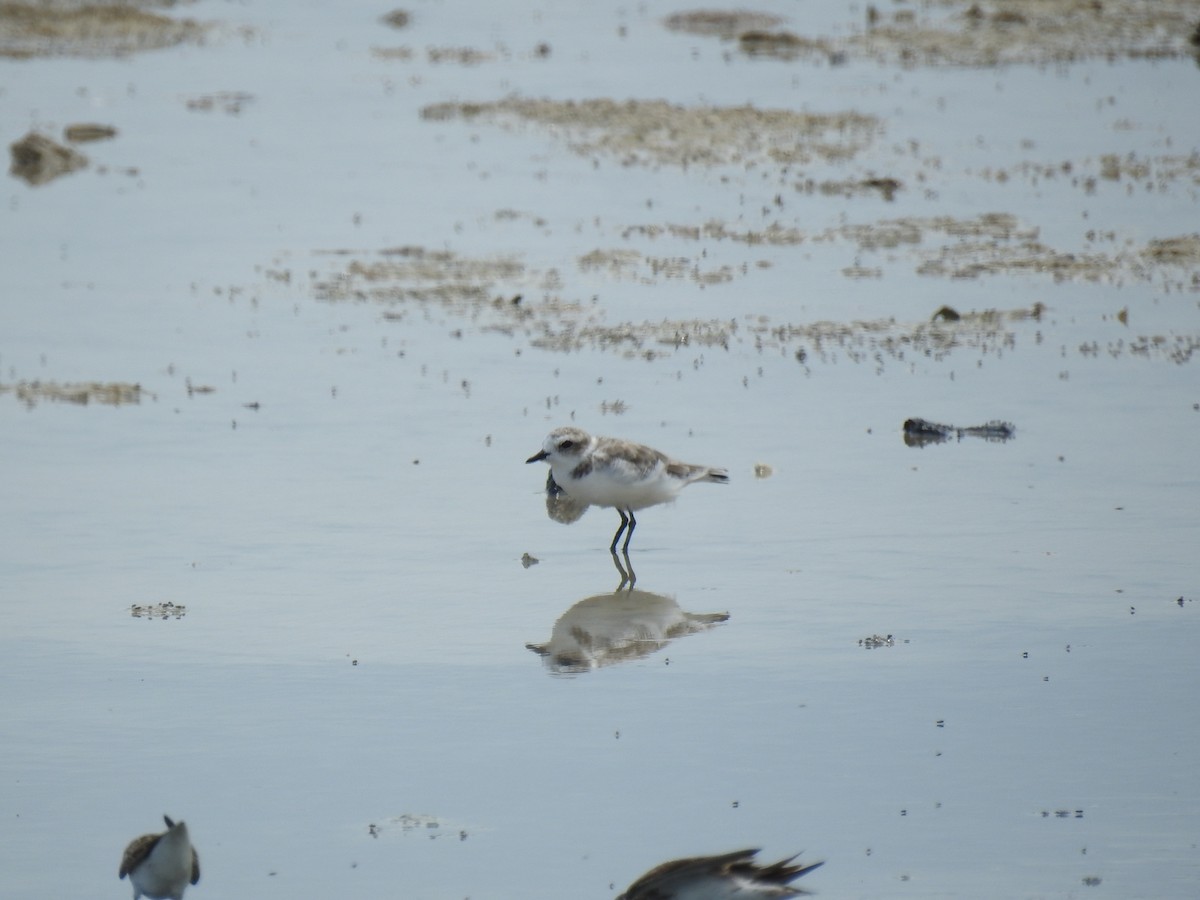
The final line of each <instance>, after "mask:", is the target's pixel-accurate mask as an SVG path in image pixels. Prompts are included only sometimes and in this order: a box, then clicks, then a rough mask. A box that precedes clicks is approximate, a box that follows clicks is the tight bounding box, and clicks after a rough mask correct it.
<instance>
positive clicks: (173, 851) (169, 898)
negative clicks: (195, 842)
mask: <svg viewBox="0 0 1200 900" xmlns="http://www.w3.org/2000/svg"><path fill="white" fill-rule="evenodd" d="M163 821H164V822H166V823H167V830H166V831H164V832H163V833H161V834H143V835H142V836H141V837H140V838H135V839H134V840H132V841H130V842H129V846H128V847H126V848H125V855H124V856H123V857H122V858H121V869H120V871H118V872H117V874H118V875H119V876H120V877H121V878H124V877H125V876H126V875H128V876H129V880H130V882H131V883H132V884H133V900H138V898H139V897H143V896H145V897H149V898H150V900H183V892H184V890H186V889H187V886H188V885H189V884H195V883H196V882H197V881H199V880H200V857H199V856H198V855H197V854H196V850H195V848H194V847H192V842H191V840H190V839H189V838H188V830H187V823H186V822H172V821H171V819H170V818H169V817H168V816H163Z"/></svg>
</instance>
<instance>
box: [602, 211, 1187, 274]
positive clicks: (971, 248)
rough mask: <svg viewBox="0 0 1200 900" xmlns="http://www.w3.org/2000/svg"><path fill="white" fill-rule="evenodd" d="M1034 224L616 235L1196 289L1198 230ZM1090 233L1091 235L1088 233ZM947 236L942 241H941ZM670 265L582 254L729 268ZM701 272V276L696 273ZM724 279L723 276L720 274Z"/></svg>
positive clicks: (621, 269)
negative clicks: (1053, 230)
mask: <svg viewBox="0 0 1200 900" xmlns="http://www.w3.org/2000/svg"><path fill="white" fill-rule="evenodd" d="M1039 234H1040V229H1038V228H1037V227H1036V226H1032V225H1024V224H1022V223H1021V222H1020V221H1019V220H1018V219H1017V217H1016V216H1014V215H1012V214H1010V213H998V212H992V213H982V214H980V215H978V216H973V217H970V218H957V217H954V216H923V217H920V216H907V217H903V218H898V219H882V220H879V221H877V222H866V223H861V224H854V223H849V224H846V225H839V226H836V227H834V228H827V229H824V230H822V231H818V232H812V233H809V232H805V231H803V230H801V229H798V228H794V227H791V226H786V225H781V224H779V223H770V224H767V225H765V226H763V227H762V228H757V229H738V228H730V227H729V226H728V225H726V224H725V223H723V222H717V221H712V222H706V223H704V224H703V225H688V224H679V223H666V224H643V225H632V226H629V227H628V228H626V229H625V230H624V231H623V232H622V233H621V237H622V238H623V239H625V240H629V239H631V238H635V237H643V238H650V239H654V238H657V237H661V236H670V237H673V238H678V239H682V240H693V241H699V240H710V241H714V240H715V241H726V240H727V241H734V242H737V243H743V244H746V245H748V246H755V245H766V246H786V245H798V244H803V243H805V242H807V241H811V242H814V243H823V242H833V241H850V242H852V243H854V245H855V246H856V248H857V250H858V253H860V254H870V253H876V252H881V251H891V250H895V249H897V248H901V247H906V246H907V247H910V248H911V249H912V254H913V256H914V258H915V260H916V269H915V271H916V272H917V274H920V275H932V276H942V277H948V278H978V277H980V276H983V275H1001V274H1009V275H1013V274H1039V275H1049V276H1051V277H1052V278H1053V279H1054V280H1055V281H1106V282H1112V283H1120V282H1122V281H1125V280H1134V281H1152V282H1156V283H1158V284H1160V285H1162V286H1163V287H1164V288H1169V289H1174V290H1195V289H1197V288H1200V274H1198V273H1197V268H1198V267H1200V234H1188V235H1179V236H1176V237H1170V238H1159V239H1155V240H1151V241H1149V242H1148V243H1147V244H1146V245H1145V246H1143V247H1140V248H1139V247H1126V248H1124V249H1121V250H1119V251H1116V252H1112V253H1106V252H1101V251H1097V252H1089V253H1082V252H1072V251H1064V250H1058V249H1055V248H1053V247H1050V246H1048V245H1046V244H1044V243H1042V242H1040V241H1039V240H1038V236H1039ZM1093 237H1095V235H1093ZM946 239H948V240H946ZM672 262H673V265H674V268H671V267H670V266H668V265H665V264H656V263H655V261H654V260H653V258H651V257H645V258H644V259H643V258H642V257H641V254H639V253H638V252H637V251H633V250H629V249H620V250H610V251H604V252H602V251H594V252H593V253H592V254H589V256H588V257H585V258H584V261H582V262H581V265H583V264H586V265H587V266H588V267H590V268H593V269H603V268H607V269H608V271H610V272H611V273H612V274H613V275H614V276H616V277H626V278H633V277H637V278H640V279H641V280H646V275H645V272H646V270H647V268H648V269H649V271H650V272H651V273H652V274H655V275H657V274H658V273H659V272H661V271H667V272H668V273H671V272H674V273H675V274H676V276H677V277H678V272H679V271H680V270H681V269H682V270H684V271H692V273H693V277H694V280H697V281H707V282H708V283H713V282H717V281H727V280H730V278H731V277H732V275H731V273H732V270H731V269H729V268H728V267H726V268H725V269H723V270H714V271H713V272H711V273H702V272H701V271H700V270H699V269H695V268H693V269H692V270H688V269H687V266H686V264H688V263H689V261H688V260H686V259H684V260H678V259H677V260H674V261H672ZM843 272H844V274H845V275H846V276H847V277H851V278H860V277H867V276H871V277H878V276H879V275H880V274H881V272H880V270H878V269H871V268H869V267H866V266H863V265H855V266H847V267H846V268H845V269H843ZM702 276H703V277H702ZM726 276H728V277H726Z"/></svg>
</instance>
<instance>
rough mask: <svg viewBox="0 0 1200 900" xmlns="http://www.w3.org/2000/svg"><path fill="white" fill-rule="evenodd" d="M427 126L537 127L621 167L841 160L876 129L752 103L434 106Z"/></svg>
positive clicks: (843, 118)
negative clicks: (461, 123) (484, 124)
mask: <svg viewBox="0 0 1200 900" xmlns="http://www.w3.org/2000/svg"><path fill="white" fill-rule="evenodd" d="M421 117H422V118H423V119H426V120H427V121H447V120H451V119H463V120H466V121H469V122H488V123H494V124H496V125H499V126H500V127H504V128H516V127H519V126H520V125H522V124H529V125H534V126H537V127H541V128H544V129H546V130H548V131H549V132H551V133H552V134H553V135H555V136H556V137H558V138H560V139H561V140H563V141H565V142H566V144H567V146H568V147H570V149H571V150H572V151H573V152H575V153H577V154H579V155H581V156H588V157H599V156H604V157H615V158H616V159H618V160H619V161H620V162H621V164H622V165H671V166H691V165H699V166H719V165H751V164H755V163H761V162H772V163H776V164H780V165H788V164H793V163H801V164H802V163H809V162H812V161H814V160H818V159H823V160H827V161H833V160H843V159H848V158H851V157H853V156H855V154H857V153H858V152H859V151H861V150H862V149H864V148H865V147H866V146H868V145H869V144H870V142H871V141H872V139H873V138H874V137H875V136H876V135H877V134H878V133H879V132H880V130H881V128H882V125H881V123H880V121H879V120H878V119H877V118H875V117H874V116H869V115H864V114H862V113H856V112H835V113H804V112H795V111H793V110H785V109H758V108H756V107H753V106H724V107H722V106H680V105H677V104H673V103H667V102H666V101H664V100H628V101H624V102H619V101H616V100H607V99H596V100H578V101H574V100H567V101H560V100H537V99H528V98H523V97H509V98H506V99H504V100H498V101H492V102H485V103H436V104H432V105H430V106H426V107H424V108H423V109H422V110H421Z"/></svg>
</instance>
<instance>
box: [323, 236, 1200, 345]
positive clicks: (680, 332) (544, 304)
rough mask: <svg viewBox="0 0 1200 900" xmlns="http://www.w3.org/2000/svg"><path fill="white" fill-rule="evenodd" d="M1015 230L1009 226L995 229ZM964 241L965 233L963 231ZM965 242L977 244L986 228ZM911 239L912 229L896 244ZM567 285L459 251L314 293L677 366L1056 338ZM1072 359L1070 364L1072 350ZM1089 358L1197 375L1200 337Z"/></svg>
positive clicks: (1041, 325) (400, 258) (1017, 316)
mask: <svg viewBox="0 0 1200 900" xmlns="http://www.w3.org/2000/svg"><path fill="white" fill-rule="evenodd" d="M989 221H990V220H989ZM975 225H976V226H978V225H979V223H975ZM1010 225H1011V223H1010V222H1008V220H1005V219H1000V220H996V221H992V222H991V226H989V227H996V228H1007V227H1009V226H1010ZM942 227H948V223H942ZM952 230H953V231H955V232H958V231H961V230H963V229H961V228H959V227H957V226H955V227H954V228H952ZM965 230H966V231H967V232H972V231H973V230H974V226H973V227H971V228H966V229H965ZM906 233H907V232H906V231H905V230H904V229H900V231H898V232H895V233H893V234H892V237H893V238H895V236H896V234H901V235H902V234H906ZM1155 252H1157V253H1159V254H1162V255H1166V256H1168V257H1171V263H1172V264H1176V263H1177V262H1178V261H1177V260H1176V259H1175V258H1174V256H1175V254H1176V253H1179V254H1183V255H1184V256H1185V257H1186V258H1191V257H1190V256H1188V254H1191V253H1197V252H1200V237H1196V238H1194V239H1191V238H1189V239H1181V240H1180V241H1179V242H1156V244H1155V247H1154V249H1153V250H1147V251H1143V252H1142V254H1140V255H1139V258H1144V257H1145V256H1146V254H1147V253H1151V254H1152V253H1155ZM339 255H346V254H345V252H344V251H343V252H340V253H339ZM589 256H590V255H589ZM1182 268H1183V270H1184V271H1189V272H1190V271H1193V269H1192V268H1188V267H1187V266H1183V267H1182ZM564 278H565V276H564V274H563V273H561V272H559V271H558V270H556V269H550V270H547V271H544V272H539V271H535V270H532V269H530V268H529V267H527V266H526V265H525V264H524V263H523V262H521V261H520V260H519V259H517V258H514V257H510V256H499V257H493V258H480V259H472V258H469V257H464V256H460V255H458V254H455V253H452V252H449V251H443V250H429V249H426V248H422V247H400V248H392V249H387V250H383V251H379V252H378V253H377V254H372V255H370V256H369V257H367V258H353V259H350V260H349V261H347V262H346V263H345V265H344V266H342V267H341V268H339V269H337V270H336V271H333V272H331V273H330V274H328V275H326V276H325V277H323V278H320V279H318V280H317V281H316V282H315V283H314V293H315V296H316V297H317V298H318V299H320V300H324V301H326V302H371V303H378V304H381V305H383V306H384V307H385V311H384V313H383V317H384V318H385V319H386V320H390V321H395V322H403V321H404V320H406V319H407V318H408V317H410V316H418V317H422V318H425V319H428V318H430V317H431V316H435V315H445V316H448V317H450V318H451V319H455V318H457V319H460V320H464V321H468V322H470V323H471V324H472V325H473V326H475V327H476V328H478V329H479V331H480V332H485V333H498V334H506V335H509V336H510V337H515V338H516V337H519V338H521V339H522V340H524V341H525V342H526V343H527V344H528V345H529V346H531V347H537V348H539V349H544V350H550V351H556V352H571V351H575V350H583V349H601V350H607V351H612V352H616V353H619V354H620V355H622V356H624V357H626V358H639V359H644V360H654V359H661V358H670V357H674V356H676V355H677V354H678V353H679V352H680V351H686V350H688V349H691V350H694V351H703V350H704V349H706V348H717V349H722V350H727V351H728V350H732V349H734V348H735V347H741V348H744V349H746V350H748V351H751V352H754V353H758V354H762V353H772V354H780V355H785V356H791V357H793V358H794V359H795V360H796V361H797V362H798V363H800V364H801V365H803V366H806V367H807V366H810V365H812V364H815V363H833V362H836V361H837V360H839V359H848V360H850V361H851V362H856V363H865V364H870V365H874V366H876V367H877V368H882V367H883V366H884V364H885V363H886V362H888V361H891V362H892V363H896V362H899V363H903V364H906V365H907V364H911V363H915V362H916V361H917V360H919V359H932V360H941V359H945V358H946V357H948V356H949V354H951V353H952V352H954V351H956V350H970V351H972V352H975V353H980V354H1002V353H1004V352H1005V351H1006V350H1010V349H1013V348H1015V346H1016V341H1017V336H1018V333H1025V334H1027V335H1028V334H1029V328H1028V326H1029V324H1030V323H1033V325H1034V326H1035V327H1034V332H1033V334H1032V335H1031V337H1032V338H1033V340H1034V342H1035V343H1036V344H1043V343H1047V344H1049V343H1050V342H1047V341H1045V335H1044V330H1045V328H1047V327H1052V326H1053V322H1051V321H1049V319H1048V310H1047V308H1046V307H1045V306H1044V305H1043V304H1042V303H1040V302H1039V303H1035V304H1033V305H1032V306H1031V307H1028V308H1025V307H1022V308H1018V309H1012V310H994V309H987V310H982V311H968V312H959V311H957V310H951V309H949V307H943V308H942V309H939V310H937V311H936V313H931V318H930V319H929V320H927V321H924V322H900V321H897V320H896V319H893V318H887V319H874V320H865V321H864V320H860V321H851V322H833V321H818V322H807V323H795V322H783V323H780V322H773V321H772V320H771V319H770V318H769V317H767V316H763V315H757V314H754V313H747V312H745V311H739V312H738V313H737V314H735V315H734V316H731V317H729V318H723V319H696V318H692V319H681V318H661V319H657V320H645V321H642V322H617V323H612V322H609V321H607V320H606V318H605V315H604V313H603V310H602V309H601V307H600V305H599V303H598V302H597V301H596V300H595V299H592V300H590V301H582V300H573V299H570V298H569V297H567V296H565V295H564V291H565V287H564ZM456 331H459V330H458V329H456ZM1062 351H1063V352H1064V353H1065V352H1066V347H1065V346H1064V347H1062ZM1077 351H1078V353H1079V354H1080V355H1082V356H1087V357H1093V356H1097V355H1099V354H1101V353H1106V354H1108V355H1109V356H1112V357H1114V358H1117V357H1122V356H1137V357H1142V358H1154V359H1165V360H1168V361H1171V362H1174V363H1185V362H1188V361H1189V360H1190V359H1191V357H1192V355H1193V354H1194V353H1196V352H1197V351H1200V335H1195V334H1173V335H1169V336H1168V335H1131V336H1130V337H1128V338H1122V339H1118V340H1116V341H1111V342H1108V343H1106V344H1105V345H1103V346H1101V345H1100V344H1099V342H1097V341H1090V342H1083V343H1081V344H1079V345H1078V348H1077Z"/></svg>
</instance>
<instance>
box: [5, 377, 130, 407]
mask: <svg viewBox="0 0 1200 900" xmlns="http://www.w3.org/2000/svg"><path fill="white" fill-rule="evenodd" d="M7 393H12V394H15V395H16V398H17V399H18V400H20V401H21V402H22V403H24V404H25V405H26V406H27V407H29V408H30V409H32V408H33V407H34V406H36V405H37V404H38V403H39V402H41V401H43V400H46V401H52V402H59V403H75V404H78V405H80V406H86V405H87V404H89V403H101V404H105V405H108V406H122V405H124V404H126V403H141V402H142V393H143V392H142V387H141V385H138V384H126V383H124V382H119V381H108V382H98V381H88V382H73V383H62V382H57V381H21V382H18V383H17V384H0V394H7Z"/></svg>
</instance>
